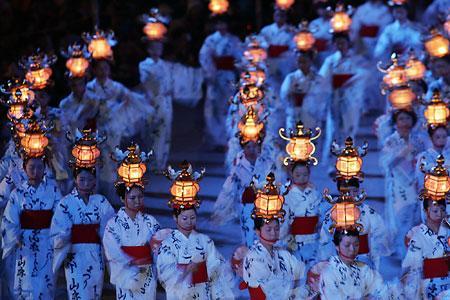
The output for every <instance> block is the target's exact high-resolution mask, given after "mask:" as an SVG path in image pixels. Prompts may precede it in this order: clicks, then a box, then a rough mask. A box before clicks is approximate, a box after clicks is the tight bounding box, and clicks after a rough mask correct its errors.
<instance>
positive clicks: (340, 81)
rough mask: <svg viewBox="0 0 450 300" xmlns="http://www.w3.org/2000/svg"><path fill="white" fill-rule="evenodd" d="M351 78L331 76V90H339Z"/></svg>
mask: <svg viewBox="0 0 450 300" xmlns="http://www.w3.org/2000/svg"><path fill="white" fill-rule="evenodd" d="M352 77H353V74H335V75H333V89H339V88H341V87H342V86H343V85H344V84H345V83H346V82H347V81H348V80H349V79H350V78H352Z"/></svg>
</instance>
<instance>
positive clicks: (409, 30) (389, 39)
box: [373, 4, 422, 60]
mask: <svg viewBox="0 0 450 300" xmlns="http://www.w3.org/2000/svg"><path fill="white" fill-rule="evenodd" d="M392 16H393V17H394V22H393V23H391V24H389V25H387V26H386V27H385V28H384V30H383V31H382V32H381V35H380V36H379V38H378V41H377V44H376V46H375V50H374V53H373V54H374V57H375V58H379V59H383V60H387V58H388V57H390V56H391V54H392V53H393V52H395V53H397V54H403V53H405V52H406V50H408V49H410V48H412V49H414V50H415V51H416V53H420V52H419V51H420V50H421V49H422V40H421V34H420V28H419V27H418V26H417V25H416V24H414V23H413V22H411V21H410V20H408V10H407V7H406V4H394V6H393V7H392Z"/></svg>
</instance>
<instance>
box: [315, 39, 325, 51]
mask: <svg viewBox="0 0 450 300" xmlns="http://www.w3.org/2000/svg"><path fill="white" fill-rule="evenodd" d="M314 47H315V48H316V50H317V51H318V52H323V51H325V50H327V47H328V41H327V40H326V39H316V41H315V42H314Z"/></svg>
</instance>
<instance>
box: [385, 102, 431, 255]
mask: <svg viewBox="0 0 450 300" xmlns="http://www.w3.org/2000/svg"><path fill="white" fill-rule="evenodd" d="M416 121H417V116H416V114H415V113H414V112H412V111H409V110H398V111H395V112H394V114H393V122H394V124H395V128H396V130H395V132H394V133H393V134H392V135H390V136H389V137H388V138H387V139H386V142H385V144H384V147H383V149H382V151H381V156H380V166H381V167H382V169H383V170H384V174H385V196H386V204H385V214H384V217H385V221H386V223H387V227H388V228H389V234H390V240H391V242H392V243H393V244H392V245H393V247H395V251H396V253H397V255H399V257H403V256H404V255H405V253H406V248H405V244H404V240H405V235H406V233H407V232H408V230H409V228H412V227H413V226H415V225H417V224H419V222H420V210H419V203H418V201H417V189H416V180H415V167H416V165H415V158H416V156H417V154H418V153H420V152H422V151H423V150H424V147H423V145H421V144H420V141H418V140H417V139H414V138H412V137H411V129H412V128H413V126H414V124H415V123H416Z"/></svg>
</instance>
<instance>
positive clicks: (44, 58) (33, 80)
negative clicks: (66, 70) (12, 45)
mask: <svg viewBox="0 0 450 300" xmlns="http://www.w3.org/2000/svg"><path fill="white" fill-rule="evenodd" d="M56 59H57V58H56V56H55V55H46V54H44V53H41V52H39V49H38V50H37V53H36V54H33V55H31V56H29V57H26V58H22V60H21V61H20V63H19V64H20V66H21V67H22V68H24V69H25V70H26V74H25V79H26V80H27V81H28V82H29V83H30V84H31V87H32V88H33V89H37V90H41V89H44V88H45V87H46V86H47V85H49V83H50V76H51V75H52V73H53V72H52V69H51V68H50V66H51V65H53V64H54V63H55V62H56Z"/></svg>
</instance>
